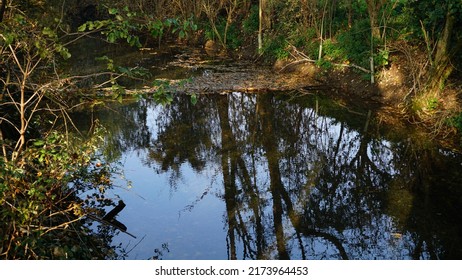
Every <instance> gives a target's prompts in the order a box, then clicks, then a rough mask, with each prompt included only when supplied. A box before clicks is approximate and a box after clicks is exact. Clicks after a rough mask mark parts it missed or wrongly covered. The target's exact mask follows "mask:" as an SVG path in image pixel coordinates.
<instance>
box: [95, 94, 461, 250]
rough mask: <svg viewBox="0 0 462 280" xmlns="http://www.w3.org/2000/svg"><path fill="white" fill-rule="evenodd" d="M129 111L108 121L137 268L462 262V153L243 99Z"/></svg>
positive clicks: (272, 101)
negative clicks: (461, 218) (248, 262)
mask: <svg viewBox="0 0 462 280" xmlns="http://www.w3.org/2000/svg"><path fill="white" fill-rule="evenodd" d="M116 109H117V110H116V111H117V112H116V113H115V112H114V111H113V110H108V111H100V112H97V113H96V114H97V117H98V118H99V119H100V120H101V123H102V124H103V125H104V126H106V127H107V129H108V136H107V139H106V140H107V141H106V143H105V145H104V147H102V148H101V149H102V150H103V152H104V154H105V155H106V156H107V157H108V159H109V160H110V161H119V162H120V163H121V166H122V167H123V172H124V178H123V179H120V178H118V179H116V183H117V185H118V186H121V188H118V187H116V188H114V189H113V190H111V193H112V195H113V196H114V197H115V196H119V197H120V198H121V199H123V200H124V202H125V204H126V205H127V206H126V208H125V209H124V210H123V211H122V212H121V213H120V214H119V216H118V220H119V221H120V222H122V223H124V224H125V225H126V226H127V227H128V232H130V233H131V234H134V235H135V236H137V239H133V238H132V237H130V236H128V235H126V234H123V233H119V234H118V235H117V236H115V238H114V244H119V243H122V247H123V248H127V250H129V251H130V252H129V253H128V256H127V257H128V258H129V259H148V258H152V257H159V258H162V259H413V258H418V259H419V258H420V259H435V258H443V259H448V258H449V259H450V258H459V259H460V258H462V249H461V248H462V245H461V241H460V236H462V234H461V225H460V223H459V222H457V215H456V214H457V213H460V212H458V211H460V209H461V200H460V197H461V191H460V190H459V187H457V186H460V185H462V184H460V183H461V182H460V177H461V176H460V170H461V160H460V156H457V155H454V154H452V153H450V152H444V155H443V151H440V150H438V149H436V148H433V147H431V146H428V145H421V144H419V141H415V140H412V139H410V138H409V139H404V140H396V139H395V138H393V139H387V138H392V137H391V136H390V137H388V136H387V135H385V134H382V133H381V132H380V130H379V129H378V128H377V127H376V126H375V125H373V124H371V125H370V127H368V131H367V133H363V130H364V129H365V123H366V114H364V115H358V114H348V113H347V112H345V111H344V110H343V109H341V108H339V107H335V106H332V104H328V103H326V102H323V101H322V100H318V99H316V98H314V97H310V98H298V99H294V100H293V101H291V102H288V101H286V100H283V99H282V98H280V97H278V95H277V94H261V95H245V94H241V93H233V94H229V95H219V96H200V97H199V100H198V103H197V104H196V105H195V106H194V105H192V104H191V102H190V100H189V98H188V97H187V96H183V97H181V96H177V97H176V98H175V100H174V102H173V103H172V104H171V105H169V106H166V107H163V106H157V105H155V104H154V103H151V102H149V101H146V100H144V101H139V102H137V103H131V104H128V105H124V106H121V107H119V108H116ZM127 180H129V181H130V182H131V185H132V186H133V187H132V188H130V189H128V190H127V189H126V188H125V186H126V185H127ZM135 245H136V246H135ZM159 252H160V253H159Z"/></svg>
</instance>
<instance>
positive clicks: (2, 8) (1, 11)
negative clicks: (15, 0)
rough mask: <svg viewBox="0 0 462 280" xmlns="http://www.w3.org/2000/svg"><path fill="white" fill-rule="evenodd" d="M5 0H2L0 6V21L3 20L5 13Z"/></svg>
mask: <svg viewBox="0 0 462 280" xmlns="http://www.w3.org/2000/svg"><path fill="white" fill-rule="evenodd" d="M6 1H8V0H2V5H1V6H0V22H2V21H3V14H4V13H5V9H6Z"/></svg>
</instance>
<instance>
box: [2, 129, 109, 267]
mask: <svg viewBox="0 0 462 280" xmlns="http://www.w3.org/2000/svg"><path fill="white" fill-rule="evenodd" d="M101 140H102V138H101V137H100V136H95V137H92V138H91V139H89V140H88V141H87V142H85V143H83V144H81V145H70V143H69V142H68V141H67V140H66V137H65V136H64V135H62V134H59V133H57V132H53V133H51V134H50V135H48V136H47V137H46V138H44V139H38V140H35V141H34V142H32V145H30V146H29V147H28V148H27V149H26V150H25V152H24V153H23V154H22V156H21V158H20V159H19V161H18V162H19V164H16V163H15V162H4V161H3V159H2V160H0V161H3V162H2V169H1V170H0V204H1V205H2V209H1V210H0V220H1V221H2V223H1V224H0V231H1V232H2V233H3V234H2V237H1V239H0V249H1V253H2V258H5V259H51V258H77V259H78V258H86V259H90V258H93V257H99V258H103V257H104V256H103V255H99V253H98V251H97V250H96V247H94V248H92V250H94V251H91V250H89V249H90V247H91V246H92V245H91V242H93V243H94V244H96V243H97V241H96V240H91V238H90V236H89V235H87V234H82V231H81V230H82V228H80V226H82V225H81V222H80V217H82V216H83V215H85V214H86V213H88V212H91V211H94V210H93V209H95V207H101V203H104V204H105V205H111V204H112V203H111V201H110V200H108V199H106V198H105V196H104V192H105V190H106V189H107V188H109V187H110V184H111V180H110V174H111V172H112V170H110V168H109V166H102V165H99V167H96V164H95V162H96V159H95V158H94V155H95V152H96V147H97V143H98V142H100V141H101ZM95 190H96V192H95ZM88 191H91V192H93V193H94V194H95V196H90V197H87V199H84V200H82V199H81V198H80V195H81V194H83V193H84V192H88ZM74 224H76V226H74ZM77 224H78V225H77ZM71 225H72V227H70V226H71ZM78 236H80V237H82V238H79V237H78ZM61 242H64V243H61ZM86 242H88V243H86ZM95 242H96V243H95ZM64 244H66V245H64ZM58 251H62V252H64V253H65V254H58Z"/></svg>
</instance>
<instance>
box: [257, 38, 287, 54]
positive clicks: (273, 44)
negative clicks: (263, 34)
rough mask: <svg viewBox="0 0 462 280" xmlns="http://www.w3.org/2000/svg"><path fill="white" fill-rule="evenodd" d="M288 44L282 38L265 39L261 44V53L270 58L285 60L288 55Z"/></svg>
mask: <svg viewBox="0 0 462 280" xmlns="http://www.w3.org/2000/svg"><path fill="white" fill-rule="evenodd" d="M287 46H288V43H287V41H286V40H285V38H284V36H278V37H275V38H268V39H265V40H264V42H263V50H262V52H263V53H264V54H265V55H267V56H269V57H272V58H276V59H285V58H288V57H289V55H290V53H289V51H288V50H287Z"/></svg>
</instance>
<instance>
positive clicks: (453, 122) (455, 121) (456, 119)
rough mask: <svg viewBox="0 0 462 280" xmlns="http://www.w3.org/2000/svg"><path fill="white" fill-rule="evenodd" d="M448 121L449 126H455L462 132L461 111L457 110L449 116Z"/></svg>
mask: <svg viewBox="0 0 462 280" xmlns="http://www.w3.org/2000/svg"><path fill="white" fill-rule="evenodd" d="M448 122H449V125H450V126H452V127H454V128H456V129H457V130H458V131H459V132H460V133H462V112H459V113H458V114H456V115H455V116H453V117H452V118H450V119H449V121H448Z"/></svg>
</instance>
